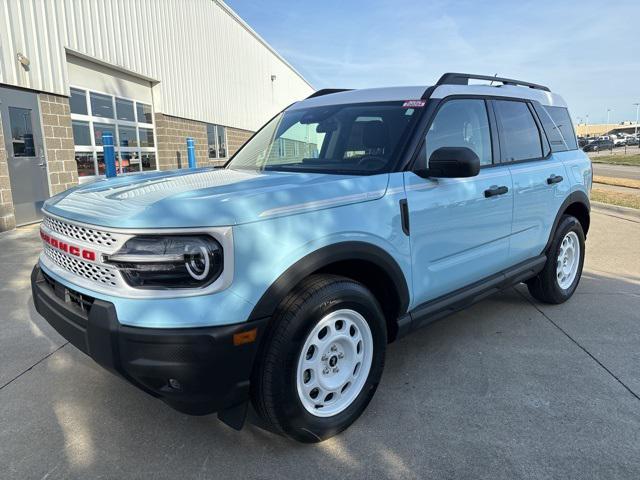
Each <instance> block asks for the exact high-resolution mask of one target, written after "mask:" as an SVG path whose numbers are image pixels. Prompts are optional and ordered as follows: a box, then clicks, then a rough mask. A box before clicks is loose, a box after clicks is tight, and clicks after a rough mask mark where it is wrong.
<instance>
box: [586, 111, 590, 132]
mask: <svg viewBox="0 0 640 480" xmlns="http://www.w3.org/2000/svg"><path fill="white" fill-rule="evenodd" d="M585 117H586V118H587V120H586V122H587V123H586V124H585V125H586V127H587V128H586V130H587V137H590V136H591V135H590V134H589V114H588V113H587V114H586V115H585Z"/></svg>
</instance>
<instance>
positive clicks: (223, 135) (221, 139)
mask: <svg viewBox="0 0 640 480" xmlns="http://www.w3.org/2000/svg"><path fill="white" fill-rule="evenodd" d="M218 154H219V156H220V158H226V157H227V129H226V128H225V127H223V126H221V125H218Z"/></svg>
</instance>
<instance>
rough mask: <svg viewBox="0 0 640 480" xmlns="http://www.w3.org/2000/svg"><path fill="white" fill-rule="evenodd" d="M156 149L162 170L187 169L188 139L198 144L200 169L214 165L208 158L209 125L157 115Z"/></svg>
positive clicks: (197, 160)
mask: <svg viewBox="0 0 640 480" xmlns="http://www.w3.org/2000/svg"><path fill="white" fill-rule="evenodd" d="M155 119H156V137H157V138H156V148H157V150H158V167H159V168H160V170H172V169H175V168H187V167H188V166H189V160H188V159H187V137H193V139H194V140H195V142H196V162H197V163H198V166H199V167H206V166H210V165H212V164H213V162H211V161H209V159H208V158H207V124H206V123H203V122H196V121H194V120H186V119H184V118H178V117H171V116H169V115H164V114H162V113H156V115H155Z"/></svg>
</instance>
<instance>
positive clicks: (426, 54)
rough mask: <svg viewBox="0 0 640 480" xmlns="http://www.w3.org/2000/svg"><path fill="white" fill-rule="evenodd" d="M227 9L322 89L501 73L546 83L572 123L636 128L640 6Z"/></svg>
mask: <svg viewBox="0 0 640 480" xmlns="http://www.w3.org/2000/svg"><path fill="white" fill-rule="evenodd" d="M226 3H227V4H228V5H229V6H230V7H231V8H233V9H234V10H235V11H236V12H237V13H238V14H239V15H240V16H241V17H242V18H243V19H244V20H245V21H246V22H247V23H248V24H249V25H250V26H251V27H252V28H253V29H254V30H255V31H256V32H258V33H259V34H260V35H261V36H262V37H263V38H264V39H265V40H266V41H267V42H268V43H269V44H270V45H271V46H272V47H274V48H275V49H276V51H278V52H279V53H280V54H281V55H282V56H283V57H284V58H285V59H286V60H287V61H288V62H289V63H290V64H291V65H293V66H294V68H295V69H296V70H298V71H299V72H300V73H301V74H302V75H303V76H304V77H305V78H306V79H307V80H308V81H309V82H310V83H311V84H312V85H313V87H314V88H316V89H320V88H330V87H335V88H340V87H343V88H366V87H378V86H394V85H431V84H433V83H435V82H436V81H437V79H438V78H439V77H440V75H441V74H442V73H444V72H468V73H478V74H488V75H495V74H496V73H497V74H498V75H499V76H503V77H510V78H516V79H520V80H526V81H530V82H534V83H541V84H543V85H547V86H549V87H550V88H551V90H552V91H554V92H557V93H559V94H561V95H562V96H563V97H564V98H565V100H566V101H567V103H568V104H569V108H570V110H571V113H572V116H573V118H574V120H575V121H580V122H584V121H586V120H587V115H589V117H588V120H589V123H598V122H605V121H606V120H607V109H610V110H611V112H610V118H611V121H612V122H621V121H624V120H632V121H635V117H636V107H635V106H633V105H632V104H633V103H635V102H640V0H617V1H616V2H606V1H602V0H598V1H593V0H555V1H549V0H538V1H519V0H511V1H509V0H494V1H486V0H475V1H474V0H462V1H455V0H433V1H425V0H415V1H409V0H368V1H364V0H341V1H336V0H323V1H321V2H317V1H316V2H308V1H284V0H270V1H258V0H227V2H226Z"/></svg>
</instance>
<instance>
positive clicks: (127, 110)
mask: <svg viewBox="0 0 640 480" xmlns="http://www.w3.org/2000/svg"><path fill="white" fill-rule="evenodd" d="M116 113H117V115H118V120H126V121H128V122H135V121H136V117H135V113H134V112H133V102H132V101H131V100H125V99H124V98H116Z"/></svg>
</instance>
